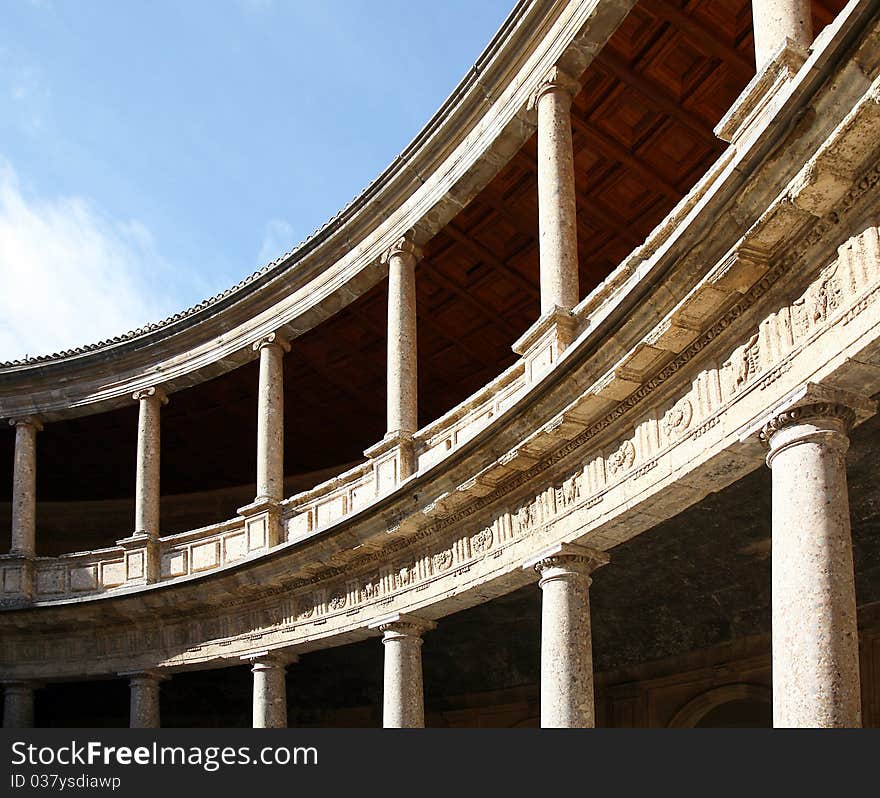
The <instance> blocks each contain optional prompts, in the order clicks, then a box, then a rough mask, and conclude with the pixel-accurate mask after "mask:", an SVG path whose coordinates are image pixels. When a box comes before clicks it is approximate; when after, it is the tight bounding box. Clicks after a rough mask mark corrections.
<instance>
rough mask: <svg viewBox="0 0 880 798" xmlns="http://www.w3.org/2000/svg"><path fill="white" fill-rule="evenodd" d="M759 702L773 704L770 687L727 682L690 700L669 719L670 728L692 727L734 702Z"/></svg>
mask: <svg viewBox="0 0 880 798" xmlns="http://www.w3.org/2000/svg"><path fill="white" fill-rule="evenodd" d="M740 701H742V702H745V701H751V702H758V703H763V704H772V693H771V691H770V688H769V687H764V686H763V685H759V684H746V683H736V684H725V685H723V686H721V687H713V688H712V689H711V690H706V692H704V693H700V695H698V696H697V697H696V698H692V699H691V700H690V701H688V702H687V703H686V704H685V705H684V706H683V707H682V708H681V709H679V710H678V712H676V713H675V716H674V717H673V718H672V720H671V721H669V728H670V729H692V728H694V727H695V726H697V724H699V722H700V721H701V720H703V718H705V717H706V716H707V715H708V714H709V713H710V712H712V710H714V709H717V708H718V707H721V706H724V705H725V704H730V703H733V702H740Z"/></svg>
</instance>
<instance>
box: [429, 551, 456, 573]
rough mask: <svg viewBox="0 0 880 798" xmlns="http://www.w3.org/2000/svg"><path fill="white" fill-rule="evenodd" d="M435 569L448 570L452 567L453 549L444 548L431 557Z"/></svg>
mask: <svg viewBox="0 0 880 798" xmlns="http://www.w3.org/2000/svg"><path fill="white" fill-rule="evenodd" d="M431 564H432V565H433V566H434V570H435V571H446V570H448V569H449V568H451V567H452V549H443V551H439V552H437V553H436V554H435V555H434V556H433V557H432V558H431Z"/></svg>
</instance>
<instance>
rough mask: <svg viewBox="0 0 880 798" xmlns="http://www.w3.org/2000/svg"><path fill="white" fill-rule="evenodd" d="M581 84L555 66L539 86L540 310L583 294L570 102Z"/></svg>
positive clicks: (574, 301)
mask: <svg viewBox="0 0 880 798" xmlns="http://www.w3.org/2000/svg"><path fill="white" fill-rule="evenodd" d="M576 89H577V83H576V82H575V81H573V80H572V79H571V78H569V77H567V76H565V75H564V73H562V72H561V71H559V70H554V71H553V72H552V73H551V75H550V76H549V77H548V78H547V80H546V81H545V82H544V84H542V86H541V87H540V88H539V90H538V93H537V98H536V107H537V111H538V232H539V253H540V279H541V315H542V316H543V315H545V314H547V313H550V312H552V311H553V310H554V309H555V308H557V307H559V308H562V309H563V310H570V309H571V308H573V307H574V306H575V305H576V304H577V303H578V299H579V289H578V252H577V204H576V201H575V191H574V152H573V150H572V141H571V101H572V96H573V92H574V91H576Z"/></svg>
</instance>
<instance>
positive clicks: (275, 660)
mask: <svg viewBox="0 0 880 798" xmlns="http://www.w3.org/2000/svg"><path fill="white" fill-rule="evenodd" d="M242 659H243V660H246V661H247V662H250V664H251V673H253V675H254V716H253V717H254V728H255V729H284V728H287V681H286V680H287V666H288V665H289V664H292V663H294V662H296V661H297V658H296V657H295V656H285V655H282V654H275V653H270V652H267V651H263V652H260V653H259V654H249V655H246V656H244V657H242Z"/></svg>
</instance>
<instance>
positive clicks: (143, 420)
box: [132, 387, 168, 582]
mask: <svg viewBox="0 0 880 798" xmlns="http://www.w3.org/2000/svg"><path fill="white" fill-rule="evenodd" d="M132 399H134V400H135V401H136V402H137V403H138V438H137V470H136V476H135V500H134V536H135V538H141V537H146V539H147V573H146V576H147V581H148V582H154V581H156V579H158V576H159V573H158V571H159V558H158V545H157V544H158V540H159V504H160V498H161V489H160V484H159V474H160V455H161V423H160V416H161V409H162V405H166V404H168V397H167V396H166V395H165V392H164V391H163V390H162V389H161V388H158V387H151V388H143V389H142V390H140V391H135V392H134V393H133V394H132Z"/></svg>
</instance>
